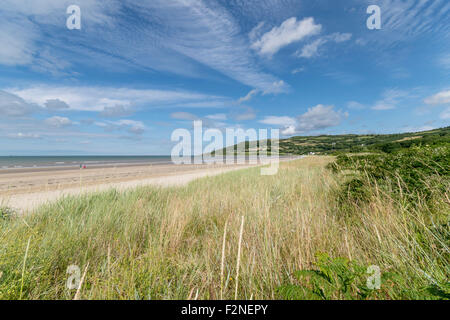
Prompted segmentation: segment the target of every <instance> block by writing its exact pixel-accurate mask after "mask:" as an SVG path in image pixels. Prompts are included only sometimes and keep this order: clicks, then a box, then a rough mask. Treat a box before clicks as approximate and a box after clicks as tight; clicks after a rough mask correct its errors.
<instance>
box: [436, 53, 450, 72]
mask: <svg viewBox="0 0 450 320" xmlns="http://www.w3.org/2000/svg"><path fill="white" fill-rule="evenodd" d="M438 64H439V65H440V66H442V67H443V68H445V69H449V70H450V53H449V54H444V55H443V56H441V57H440V58H439V60H438Z"/></svg>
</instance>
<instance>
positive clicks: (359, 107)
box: [347, 101, 366, 110]
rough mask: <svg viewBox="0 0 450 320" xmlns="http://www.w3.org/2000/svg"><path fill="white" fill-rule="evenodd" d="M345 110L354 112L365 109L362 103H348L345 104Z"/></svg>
mask: <svg viewBox="0 0 450 320" xmlns="http://www.w3.org/2000/svg"><path fill="white" fill-rule="evenodd" d="M347 108H349V109H354V110H362V109H365V108H366V107H365V106H364V105H363V104H362V103H359V102H357V101H349V102H348V103H347Z"/></svg>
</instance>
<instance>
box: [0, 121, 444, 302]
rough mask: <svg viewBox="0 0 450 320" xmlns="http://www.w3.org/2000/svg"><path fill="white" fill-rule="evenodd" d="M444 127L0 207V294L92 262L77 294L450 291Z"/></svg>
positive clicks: (41, 293) (372, 295)
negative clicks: (158, 182)
mask: <svg viewBox="0 0 450 320" xmlns="http://www.w3.org/2000/svg"><path fill="white" fill-rule="evenodd" d="M448 131H449V130H448V128H445V129H441V130H434V131H430V132H427V133H423V132H422V133H420V138H413V137H412V136H405V135H392V136H385V137H378V138H376V139H375V138H373V139H374V140H373V141H372V142H373V143H368V142H367V141H368V139H369V138H367V137H366V138H367V139H366V138H363V137H354V138H352V139H353V141H357V140H358V141H361V140H364V139H365V140H364V141H365V143H366V146H367V147H366V148H367V149H364V150H360V149H358V150H355V149H354V148H353V147H351V146H350V147H342V149H341V150H349V149H351V151H358V152H361V151H364V153H356V154H355V153H347V154H344V153H342V152H340V153H338V154H337V156H336V157H331V156H314V157H306V158H304V159H301V160H296V161H291V162H285V163H281V167H280V170H279V172H278V174H277V175H275V176H261V175H260V171H259V168H252V169H245V170H240V171H236V172H232V173H228V174H224V175H221V176H217V177H210V178H205V179H200V180H197V181H194V182H192V183H190V184H189V185H187V186H184V187H177V188H165V189H164V188H155V187H145V188H139V189H136V190H133V191H128V192H124V193H118V192H116V191H114V190H111V191H110V192H105V193H99V194H92V195H89V196H82V197H68V198H64V199H61V200H60V201H59V202H57V203H55V204H52V205H48V206H45V207H42V208H40V209H39V210H37V211H36V212H34V213H33V214H29V215H26V216H17V215H15V214H14V213H13V212H12V211H11V210H10V209H7V208H2V209H0V274H1V276H0V299H73V298H74V297H75V296H76V293H75V292H76V291H77V290H73V289H68V288H67V287H66V283H67V280H68V277H69V276H70V274H67V268H68V266H70V265H77V266H79V268H80V271H81V273H82V274H85V277H84V278H83V281H82V283H81V287H80V290H79V293H78V295H77V297H79V298H82V299H193V298H198V299H221V298H224V299H234V298H235V297H237V298H240V299H449V298H450V284H449V276H450V251H449V244H450V227H449V226H450V222H449V219H450V200H449V194H448V193H449V190H450V162H449V161H450V144H449V142H448ZM315 138H316V139H317V140H321V141H322V142H323V144H322V146H324V145H325V141H327V139H331V138H329V137H315ZM360 138H361V139H360ZM370 139H372V138H370ZM375 140H376V141H377V142H376V141H375ZM387 140H391V141H387ZM398 140H402V141H398ZM326 143H328V142H326ZM404 143H406V144H404ZM337 145H338V143H336V145H334V146H337ZM319 147H320V144H318V145H316V146H315V148H319ZM346 148H347V149H346ZM315 150H318V149H315ZM366 151H367V152H366ZM327 152H328V151H327ZM242 219H243V220H242ZM242 221H244V224H243V225H242V224H241V223H242ZM241 226H242V227H243V229H242V230H243V232H242V234H240V229H241ZM241 239H242V241H240V240H241ZM238 248H241V250H239V249H238ZM238 252H240V254H238ZM238 265H239V270H238V269H237V266H238ZM373 266H375V267H376V268H379V271H380V273H379V275H380V279H381V283H380V287H379V289H377V288H375V289H372V288H370V287H369V285H368V282H367V280H368V277H369V276H370V274H371V273H370V272H369V273H368V271H370V270H371V269H370V268H369V267H373ZM368 268H369V269H368ZM372 271H373V270H372ZM236 293H237V294H236Z"/></svg>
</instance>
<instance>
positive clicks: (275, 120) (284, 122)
mask: <svg viewBox="0 0 450 320" xmlns="http://www.w3.org/2000/svg"><path fill="white" fill-rule="evenodd" d="M259 122H260V123H264V124H268V125H274V126H283V127H288V126H293V125H295V124H296V120H295V118H292V117H287V116H282V117H278V116H267V117H265V118H264V119H263V120H260V121H259Z"/></svg>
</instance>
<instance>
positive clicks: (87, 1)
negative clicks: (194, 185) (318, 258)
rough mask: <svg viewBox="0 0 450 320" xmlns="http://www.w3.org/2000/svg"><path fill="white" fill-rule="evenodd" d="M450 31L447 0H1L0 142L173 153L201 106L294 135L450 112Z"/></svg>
mask: <svg viewBox="0 0 450 320" xmlns="http://www.w3.org/2000/svg"><path fill="white" fill-rule="evenodd" d="M72 4H75V5H78V6H79V7H80V8H81V24H82V25H81V30H69V29H67V27H66V19H67V17H68V16H69V15H68V14H66V9H67V7H68V6H69V5H72ZM373 4H376V5H378V6H379V7H380V8H381V18H382V25H381V27H382V29H381V30H369V29H368V28H367V26H366V20H367V18H368V17H369V14H367V13H366V9H367V7H368V6H369V5H373ZM449 40H450V2H448V1H447V0H367V1H366V0H347V1H331V0H329V1H325V0H315V1H313V0H279V1H277V0H265V1H261V0H258V1H256V0H245V1H244V0H228V1H225V0H210V1H199V0H177V1H171V0H151V1H150V0H149V1H138V0H121V1H118V0H110V1H100V0H83V1H82V0H79V1H75V0H70V1H65V0H39V1H28V0H2V2H1V6H0V42H1V44H2V45H1V47H0V114H1V117H0V155H60V154H61V155H63V154H64V155H65V154H92V155H95V154H110V155H118V154H142V155H146V154H149V155H151V154H158V155H161V154H170V150H171V148H172V146H173V145H174V143H173V142H171V141H170V137H171V133H172V132H173V130H175V129H177V128H187V129H191V128H192V120H199V119H201V120H203V123H204V125H205V126H207V127H210V128H219V129H223V128H243V129H248V128H255V129H262V128H277V129H278V128H279V129H281V132H282V134H283V136H285V137H288V136H291V135H317V134H342V133H392V132H406V131H420V130H428V129H432V128H437V127H443V126H448V125H449V123H450V83H449V79H450V41H449Z"/></svg>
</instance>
